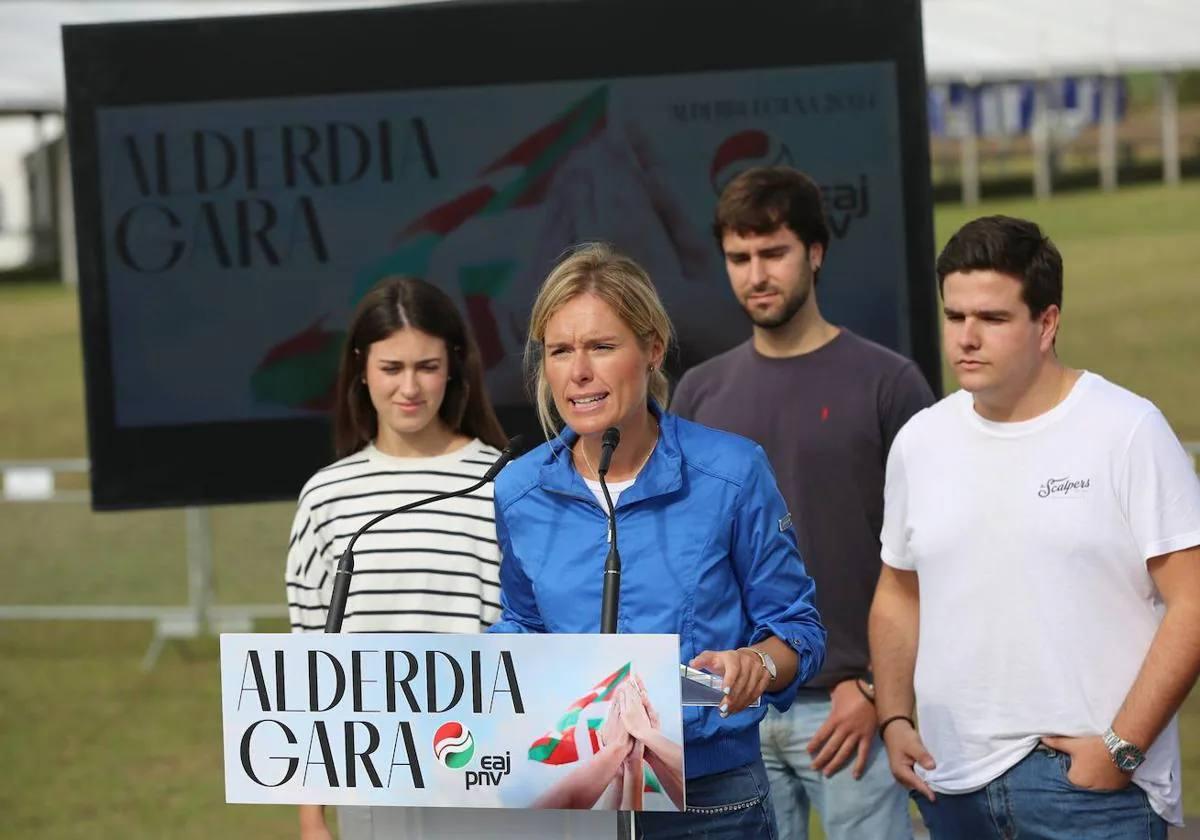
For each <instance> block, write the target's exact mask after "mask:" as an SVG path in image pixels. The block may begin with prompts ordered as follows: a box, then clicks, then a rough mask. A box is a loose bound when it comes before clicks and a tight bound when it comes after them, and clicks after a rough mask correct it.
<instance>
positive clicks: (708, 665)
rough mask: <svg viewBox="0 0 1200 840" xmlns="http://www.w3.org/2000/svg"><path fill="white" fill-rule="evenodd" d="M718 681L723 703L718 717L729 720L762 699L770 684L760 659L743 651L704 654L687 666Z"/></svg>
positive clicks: (747, 651)
mask: <svg viewBox="0 0 1200 840" xmlns="http://www.w3.org/2000/svg"><path fill="white" fill-rule="evenodd" d="M689 664H690V665H691V666H692V667H693V668H702V669H704V670H706V671H711V672H712V673H714V674H718V675H720V677H721V681H722V683H723V684H724V689H725V695H726V697H725V702H724V703H722V704H721V706H720V712H721V717H728V716H729V715H732V714H734V713H736V712H740V711H741V710H742V709H744V708H746V707H747V706H749V705H750V704H751V703H753V702H754V701H755V700H757V699H758V698H759V697H761V696H762V693H763V692H764V691H766V690H767V684H768V683H770V682H771V675H770V674H768V673H767V669H766V668H764V667H763V664H762V659H760V658H759V657H758V655H757V654H756V653H754V652H753V651H750V650H746V649H744V648H743V649H739V650H717V651H713V650H706V651H704V652H703V653H701V654H700V655H699V656H697V657H696V658H695V659H693V660H692V661H691V662H690V663H689Z"/></svg>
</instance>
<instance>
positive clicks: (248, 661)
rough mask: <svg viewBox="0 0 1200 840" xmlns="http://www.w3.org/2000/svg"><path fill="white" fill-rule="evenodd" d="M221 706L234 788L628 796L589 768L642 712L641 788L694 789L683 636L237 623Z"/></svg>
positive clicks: (254, 793)
mask: <svg viewBox="0 0 1200 840" xmlns="http://www.w3.org/2000/svg"><path fill="white" fill-rule="evenodd" d="M633 704H635V705H633ZM221 705H222V713H223V718H224V743H225V797H226V801H227V802H234V803H267V804H269V803H275V804H279V803H289V804H305V803H309V804H327V805H422V806H444V807H469V808H571V807H574V808H592V807H595V808H613V809H615V808H619V807H624V808H629V807H630V805H629V803H630V799H629V798H625V799H622V795H623V792H622V791H623V789H622V788H620V787H619V786H618V785H613V786H612V788H613V789H612V790H606V789H607V788H609V787H610V785H609V783H610V782H611V781H613V780H614V778H615V777H614V774H613V771H612V769H611V767H609V768H608V769H607V770H606V771H604V772H605V778H603V779H601V780H599V783H598V784H596V781H597V780H593V779H591V778H590V775H594V774H595V773H596V772H600V765H601V763H602V762H598V761H597V756H598V754H599V753H600V752H601V750H603V749H605V747H606V746H607V747H608V748H609V749H610V750H611V749H615V748H619V747H620V745H621V744H623V743H627V734H626V733H627V731H628V729H629V728H630V727H628V726H626V727H625V729H622V727H623V726H624V724H623V723H622V720H623V715H629V716H630V719H631V720H632V719H633V718H634V716H635V715H636V716H637V718H638V719H642V715H643V714H644V719H645V720H648V721H652V724H651V725H652V726H653V727H654V729H655V730H656V733H655V741H654V743H657V744H660V745H666V746H665V747H660V750H659V752H660V753H661V755H660V756H659V757H658V758H657V759H656V760H654V761H651V760H648V759H649V758H650V756H648V755H645V754H643V756H642V761H641V762H640V763H636V762H627V763H626V767H625V769H624V770H622V771H621V772H623V773H637V774H640V776H641V779H640V780H638V781H640V787H641V791H640V793H639V795H638V797H637V799H636V800H634V801H639V800H640V803H641V808H642V809H643V810H652V811H673V810H677V808H676V806H675V804H674V801H675V800H674V799H673V798H672V797H671V796H670V795H668V794H669V793H674V794H675V799H678V800H682V780H683V778H684V773H683V764H682V744H683V728H682V716H681V709H680V676H679V638H678V637H677V636H649V635H614V636H575V635H556V634H550V635H536V636H533V635H531V636H521V635H494V636H492V635H477V636H471V635H436V634H420V635H396V634H353V635H341V634H333V635H324V634H269V633H263V634H226V635H223V636H222V637H221ZM622 710H624V711H622ZM634 730H635V731H637V730H636V727H634ZM660 738H661V739H663V740H658V739H660ZM629 743H632V742H629ZM664 760H665V761H667V762H668V764H665V765H664V764H663V763H662V761H664ZM593 762H595V764H594V765H593ZM672 762H673V763H672ZM604 766H605V767H608V765H604ZM656 767H657V768H658V770H657V772H656V769H655V768H656ZM660 776H662V777H664V778H660ZM589 791H594V793H592V794H589ZM600 791H605V794H604V795H602V796H600V795H597V794H599V792H600Z"/></svg>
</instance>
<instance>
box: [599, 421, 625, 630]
mask: <svg viewBox="0 0 1200 840" xmlns="http://www.w3.org/2000/svg"><path fill="white" fill-rule="evenodd" d="M620 442H621V431H620V430H619V429H618V428H617V427H616V426H613V427H611V428H608V429H606V430H605V432H604V437H603V438H602V439H601V443H600V447H601V448H600V466H599V468H598V469H597V470H596V477H597V478H599V479H600V489H601V490H602V491H603V492H604V501H605V502H606V503H607V504H608V557H606V558H605V560H604V594H603V596H602V597H601V601H600V632H601V633H616V632H617V606H618V605H619V602H620V600H621V553H620V552H619V551H617V513H616V511H615V510H614V509H613V503H612V496H610V495H609V493H608V483H607V482H605V480H604V476H605V475H606V474H607V473H608V468H609V465H610V464H611V463H612V456H613V452H614V451H615V450H616V448H617V444H619V443H620Z"/></svg>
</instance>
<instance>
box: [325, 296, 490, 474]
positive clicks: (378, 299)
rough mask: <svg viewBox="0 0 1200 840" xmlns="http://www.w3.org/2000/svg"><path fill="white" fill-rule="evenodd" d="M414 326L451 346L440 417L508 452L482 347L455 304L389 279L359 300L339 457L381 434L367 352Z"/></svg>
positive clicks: (343, 392)
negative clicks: (370, 388) (365, 379)
mask: <svg viewBox="0 0 1200 840" xmlns="http://www.w3.org/2000/svg"><path fill="white" fill-rule="evenodd" d="M409 327H411V328H413V329H418V330H420V331H421V332H423V333H428V334H429V335H432V336H435V337H437V338H440V339H442V340H443V341H445V342H446V355H447V356H448V357H449V362H450V371H449V380H448V381H447V382H446V394H445V397H444V398H443V399H442V404H441V406H440V407H439V408H438V416H439V417H440V418H441V419H442V421H443V422H445V423H446V425H447V426H449V427H450V428H451V429H452V430H453V431H455V432H456V433H458V434H463V435H467V436H468V437H474V438H479V439H480V440H482V441H483V442H484V443H486V444H489V445H490V446H494V447H496V448H497V449H500V448H501V447H503V446H504V445H505V443H507V438H506V437H505V434H504V429H502V428H501V427H500V421H499V420H497V419H496V412H495V411H494V410H493V409H492V403H491V401H490V400H489V399H488V396H487V392H486V391H485V390H484V387H483V363H482V362H481V361H480V358H479V348H478V347H476V345H475V339H474V338H472V336H471V333H470V332H469V331H468V330H467V325H466V324H465V323H464V322H463V319H462V316H461V315H460V314H459V313H458V309H457V308H456V307H455V306H454V301H452V300H450V298H449V296H447V295H446V293H445V292H443V291H442V290H441V289H439V288H437V287H436V286H433V285H431V284H429V283H426V282H425V281H424V280H417V279H416V278H413V277H387V278H385V279H383V280H380V281H379V282H378V283H377V284H376V285H375V286H374V287H373V288H372V289H371V290H370V291H369V292H367V294H366V295H364V296H363V299H362V300H361V301H359V303H358V308H357V309H356V310H355V312H354V318H353V319H352V320H351V322H350V330H349V332H348V333H347V334H346V343H345V346H343V347H342V357H341V360H340V362H339V363H338V379H337V391H336V392H335V394H334V403H333V447H334V450H335V451H336V452H337V456H338V457H339V458H343V457H345V456H346V455H350V454H351V453H354V452H357V451H358V450H360V449H362V448H363V447H364V446H366V445H367V444H368V443H370V442H371V441H373V440H374V439H375V436H376V435H377V434H378V433H379V417H378V415H377V414H376V413H375V406H374V405H373V404H372V403H371V395H370V393H369V392H368V391H367V386H366V384H365V383H364V382H363V372H364V370H365V368H366V363H367V353H368V351H369V350H370V347H371V345H372V344H374V343H375V342H376V341H383V340H384V339H385V338H387V337H388V336H390V335H392V334H393V333H395V332H397V331H399V330H403V329H406V328H409Z"/></svg>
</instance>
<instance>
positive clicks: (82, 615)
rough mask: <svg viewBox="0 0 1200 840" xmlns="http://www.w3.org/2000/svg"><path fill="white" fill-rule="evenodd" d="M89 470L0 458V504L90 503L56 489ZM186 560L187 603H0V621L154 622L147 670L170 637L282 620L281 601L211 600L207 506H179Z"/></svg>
mask: <svg viewBox="0 0 1200 840" xmlns="http://www.w3.org/2000/svg"><path fill="white" fill-rule="evenodd" d="M88 469H89V465H88V461H87V459H85V458H72V459H58V460H47V461H0V473H2V475H3V479H4V483H3V488H2V490H0V503H12V504H28V503H42V504H44V503H65V504H88V503H89V502H90V501H91V494H90V493H89V492H88V491H87V490H72V489H64V488H62V487H60V486H59V485H60V484H61V481H60V476H63V475H72V474H82V475H84V476H85V477H86V476H87V473H88ZM183 515H184V530H185V546H186V548H185V552H184V554H185V557H186V562H187V589H188V599H187V604H186V605H181V604H164V605H116V604H114V605H107V604H81V605H69V604H30V605H24V604H22V605H11V606H10V605H2V604H0V620H4V619H8V620H18V621H31V620H60V621H152V622H154V636H153V637H152V638H151V640H150V646H149V647H148V648H147V650H146V654H145V656H144V657H143V658H142V667H143V669H145V670H150V669H151V668H153V667H154V664H155V662H157V661H158V657H159V655H160V654H161V653H162V650H163V646H164V645H165V644H166V643H167V642H168V641H170V640H172V639H195V638H198V637H200V636H202V635H206V634H220V633H249V632H251V631H252V630H253V629H254V621H255V619H259V618H286V617H287V609H286V607H285V606H284V605H283V604H282V603H280V604H231V605H224V604H220V605H219V604H215V603H214V598H213V594H214V593H213V551H212V514H211V511H210V510H209V509H208V508H205V507H188V508H184V509H183Z"/></svg>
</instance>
